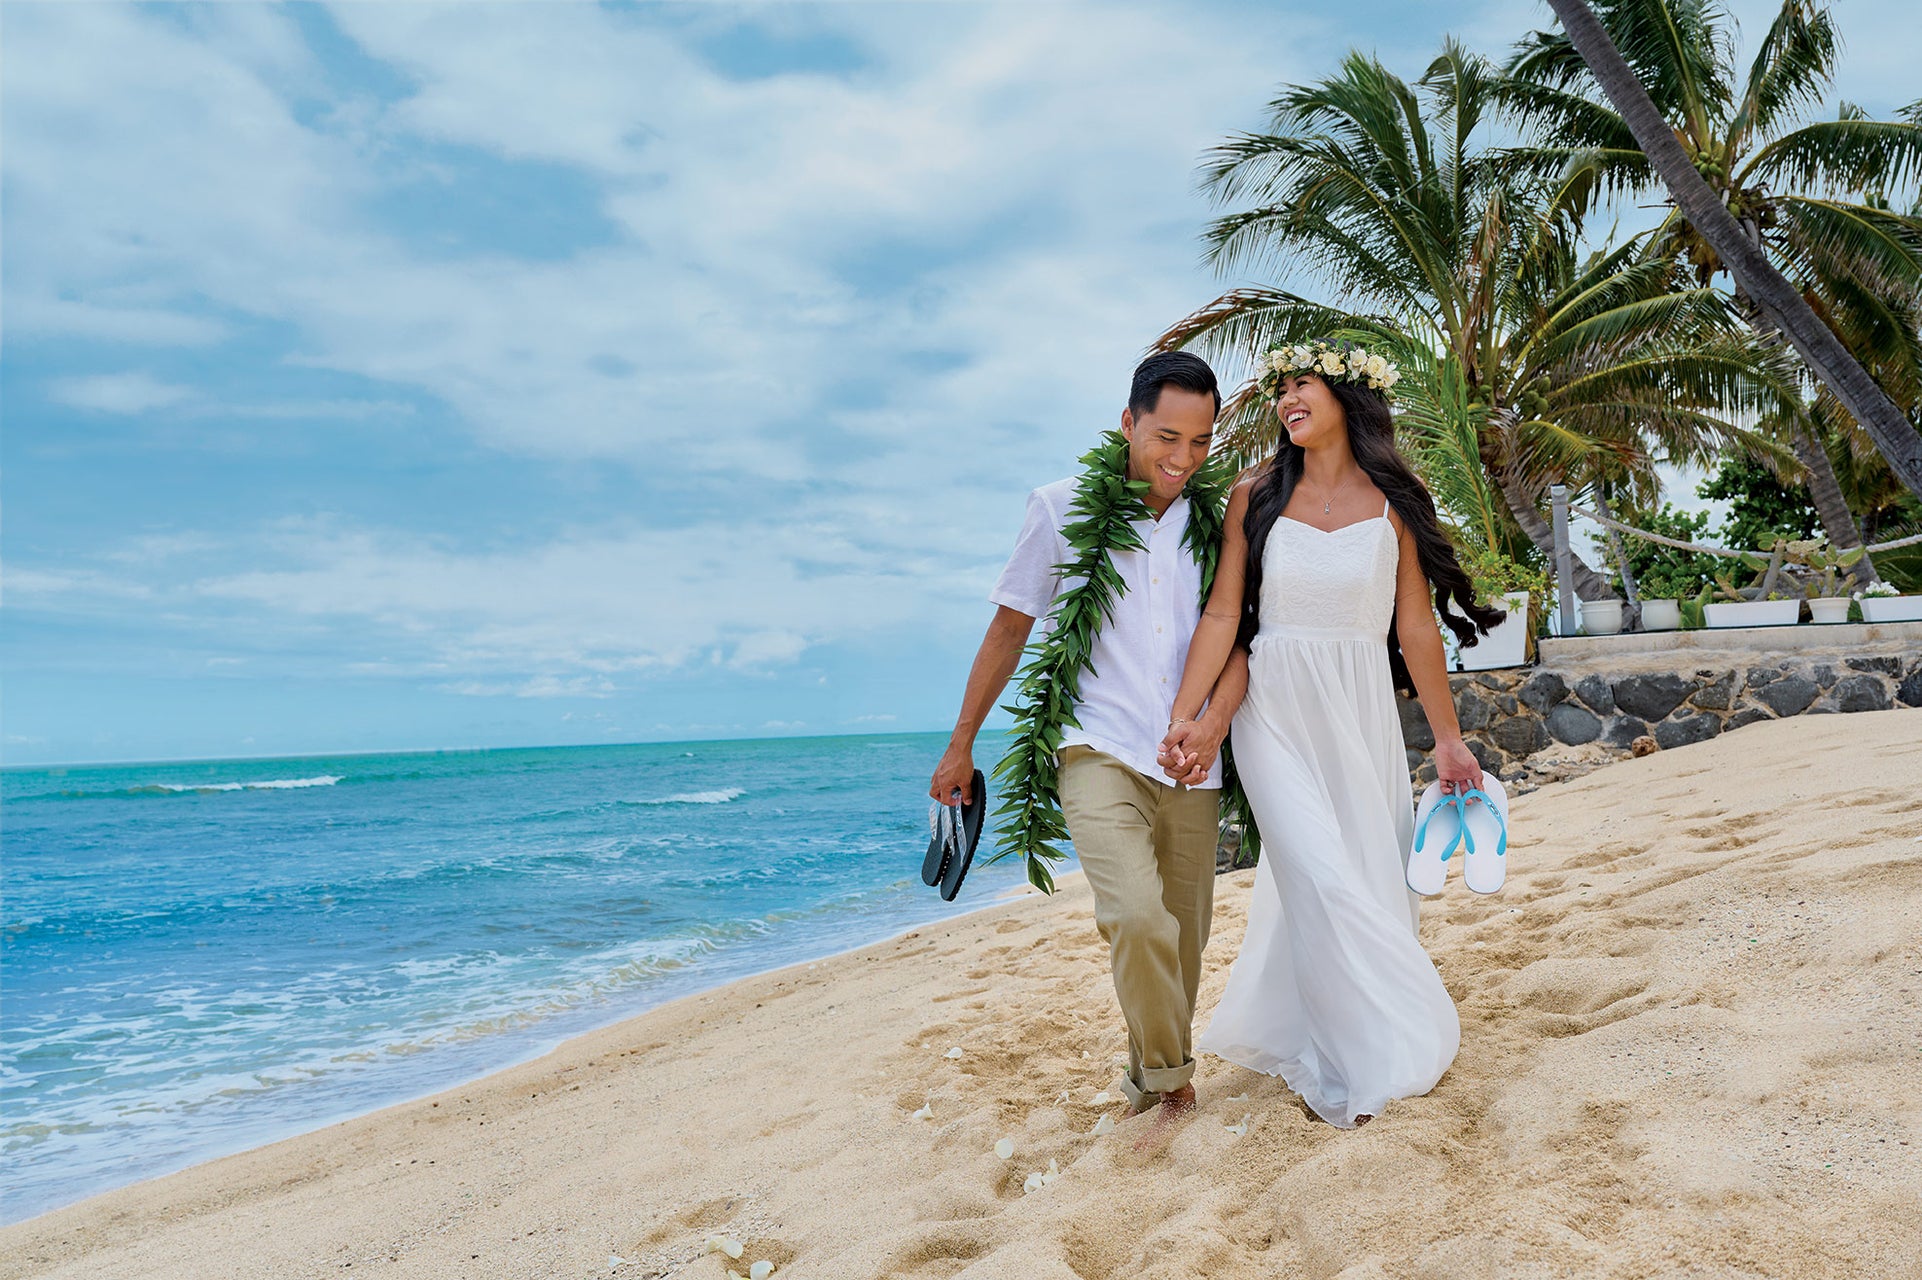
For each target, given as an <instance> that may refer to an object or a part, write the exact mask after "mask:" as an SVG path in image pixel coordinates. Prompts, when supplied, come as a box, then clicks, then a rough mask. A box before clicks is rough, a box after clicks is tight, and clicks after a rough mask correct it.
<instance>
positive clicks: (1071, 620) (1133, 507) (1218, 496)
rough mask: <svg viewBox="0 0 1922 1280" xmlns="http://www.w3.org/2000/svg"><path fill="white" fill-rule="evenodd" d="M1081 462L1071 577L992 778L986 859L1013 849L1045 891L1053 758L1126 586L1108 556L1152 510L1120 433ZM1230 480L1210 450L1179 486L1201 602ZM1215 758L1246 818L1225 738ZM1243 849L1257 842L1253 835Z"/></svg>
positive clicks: (1072, 516)
mask: <svg viewBox="0 0 1922 1280" xmlns="http://www.w3.org/2000/svg"><path fill="white" fill-rule="evenodd" d="M1081 464H1082V466H1083V467H1084V468H1085V470H1084V471H1083V472H1082V475H1081V479H1080V480H1079V481H1078V482H1077V483H1076V485H1075V491H1074V500H1073V501H1072V502H1071V503H1070V504H1069V507H1068V516H1069V520H1068V524H1067V526H1066V527H1065V528H1064V529H1063V530H1062V534H1063V536H1064V537H1065V538H1066V539H1067V540H1068V546H1069V548H1070V549H1071V550H1072V551H1073V552H1074V559H1073V560H1071V561H1070V562H1069V563H1067V564H1064V565H1059V566H1057V568H1059V569H1060V570H1061V572H1062V575H1063V578H1064V579H1065V580H1066V581H1069V582H1072V583H1074V585H1073V586H1072V587H1070V588H1069V589H1068V590H1066V591H1064V592H1062V593H1061V594H1060V595H1059V596H1058V597H1056V599H1055V602H1054V608H1053V609H1052V610H1051V611H1050V612H1049V615H1048V616H1049V619H1050V622H1051V625H1050V626H1049V627H1048V628H1047V633H1046V634H1045V635H1044V636H1043V637H1042V638H1041V639H1040V640H1038V641H1036V642H1035V643H1033V644H1031V645H1029V646H1028V654H1029V658H1028V663H1027V665H1026V666H1024V667H1023V668H1022V669H1021V674H1020V676H1019V682H1018V684H1017V686H1016V698H1015V701H1014V702H1013V703H1011V704H1009V705H1008V706H1006V707H1005V708H1004V710H1007V711H1009V712H1011V713H1013V715H1014V722H1015V728H1014V742H1013V744H1012V745H1011V746H1010V747H1009V748H1008V752H1007V754H1006V755H1004V756H1003V757H1002V758H1001V763H1000V764H997V765H996V766H995V767H994V776H995V778H996V779H997V780H998V781H1000V782H1001V783H1002V784H1003V790H1002V797H1001V805H1000V807H999V808H998V809H996V810H995V816H996V818H997V819H999V820H1000V841H1001V848H1000V850H999V851H998V852H996V853H995V855H994V857H993V858H990V859H988V861H990V862H993V861H997V860H999V859H1001V858H1005V857H1007V856H1008V855H1009V854H1017V855H1019V856H1020V857H1021V858H1022V859H1023V860H1025V861H1026V863H1027V866H1028V881H1029V883H1031V884H1033V885H1034V887H1035V888H1037V889H1039V890H1041V891H1042V892H1043V893H1053V892H1054V876H1053V874H1052V873H1051V872H1050V871H1049V864H1050V863H1054V862H1060V861H1061V860H1062V859H1063V858H1065V857H1066V856H1067V855H1066V854H1064V853H1062V851H1061V849H1060V848H1059V847H1058V842H1060V841H1063V840H1066V839H1067V838H1068V827H1067V823H1066V822H1065V821H1064V820H1063V818H1062V816H1061V779H1060V774H1059V772H1058V770H1057V767H1056V763H1055V760H1056V756H1057V755H1058V754H1059V752H1060V750H1061V734H1062V730H1063V728H1064V727H1066V726H1068V725H1075V726H1076V727H1079V722H1078V721H1077V720H1076V719H1075V718H1074V708H1075V704H1076V703H1077V702H1079V701H1080V700H1081V676H1082V673H1084V672H1086V671H1088V670H1089V669H1090V659H1091V658H1092V656H1093V653H1094V642H1095V634H1096V632H1097V630H1098V629H1099V628H1100V627H1101V626H1102V625H1103V624H1104V623H1106V622H1107V621H1108V620H1109V619H1111V618H1112V617H1113V616H1114V609H1115V605H1116V604H1117V603H1118V602H1119V601H1120V599H1121V596H1122V594H1123V593H1124V592H1125V591H1126V590H1127V589H1128V588H1127V584H1126V583H1125V582H1123V581H1122V578H1121V574H1120V571H1119V570H1117V569H1116V568H1115V567H1114V560H1113V555H1114V553H1115V552H1117V551H1139V550H1143V549H1144V547H1145V544H1144V543H1143V542H1142V540H1141V534H1140V533H1139V531H1137V530H1136V528H1135V522H1136V521H1138V520H1145V519H1149V518H1151V517H1152V516H1153V512H1151V511H1150V510H1149V509H1148V504H1147V503H1145V502H1143V501H1142V495H1143V494H1144V493H1146V492H1147V491H1148V482H1147V481H1145V480H1131V479H1129V478H1128V440H1127V437H1126V436H1123V435H1122V434H1121V433H1120V432H1119V431H1110V432H1107V433H1106V434H1105V435H1103V437H1102V440H1101V443H1100V444H1098V445H1096V446H1095V447H1094V448H1093V449H1091V450H1089V451H1088V452H1087V453H1086V454H1085V455H1083V457H1082V459H1081ZM1234 482H1235V471H1234V469H1233V467H1232V466H1230V465H1229V462H1228V459H1227V458H1226V456H1225V455H1216V456H1215V457H1212V458H1210V459H1208V461H1207V462H1205V463H1203V464H1202V465H1201V466H1200V467H1198V468H1196V470H1195V474H1194V475H1193V476H1192V477H1191V478H1190V479H1189V481H1188V483H1187V485H1186V487H1185V488H1184V489H1183V490H1182V494H1183V496H1185V497H1186V498H1187V499H1188V529H1187V532H1186V533H1185V534H1184V535H1183V537H1182V545H1183V546H1185V547H1187V548H1188V551H1189V553H1190V554H1191V555H1193V556H1194V558H1195V563H1196V564H1198V565H1199V566H1200V568H1201V602H1202V604H1204V605H1206V604H1207V602H1208V593H1209V591H1210V590H1212V589H1213V587H1214V582H1215V562H1216V560H1217V559H1218V558H1219V556H1220V553H1221V528H1222V519H1223V517H1224V515H1225V513H1226V508H1227V500H1228V491H1229V490H1230V489H1231V488H1232V487H1233V486H1234ZM1222 763H1223V769H1224V773H1225V775H1226V776H1225V777H1224V779H1223V783H1224V785H1223V789H1222V797H1223V800H1224V802H1226V803H1228V804H1229V805H1231V806H1233V808H1234V810H1235V811H1236V812H1237V813H1238V814H1239V815H1240V816H1242V817H1243V819H1244V822H1245V819H1246V816H1247V809H1246V802H1245V801H1244V799H1243V798H1242V795H1241V789H1240V787H1239V785H1238V783H1237V782H1236V781H1235V778H1234V764H1233V761H1232V759H1231V758H1230V757H1229V754H1228V750H1227V744H1226V743H1224V744H1223V746H1222ZM1244 830H1245V832H1246V834H1245V835H1244V837H1243V839H1244V841H1248V842H1252V841H1253V840H1254V824H1253V823H1251V822H1245V827H1244ZM1248 847H1249V848H1250V850H1251V851H1252V849H1253V848H1254V846H1253V844H1252V843H1250V844H1249V846H1248Z"/></svg>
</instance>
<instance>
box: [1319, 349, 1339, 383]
mask: <svg viewBox="0 0 1922 1280" xmlns="http://www.w3.org/2000/svg"><path fill="white" fill-rule="evenodd" d="M1321 371H1322V372H1323V373H1325V374H1327V375H1329V376H1330V377H1333V376H1334V375H1335V374H1338V373H1340V372H1341V352H1339V351H1324V352H1322V353H1321Z"/></svg>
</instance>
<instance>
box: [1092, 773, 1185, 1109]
mask: <svg viewBox="0 0 1922 1280" xmlns="http://www.w3.org/2000/svg"><path fill="white" fill-rule="evenodd" d="M1060 768H1061V812H1062V815H1063V816H1064V817H1065V818H1066V819H1067V820H1068V834H1069V835H1070V836H1071V837H1072V838H1073V840H1074V848H1075V853H1076V854H1078V855H1079V856H1080V859H1081V869H1082V871H1083V873H1084V874H1085V875H1086V876H1087V878H1088V886H1089V888H1091V889H1092V890H1093V891H1094V918H1095V927H1096V928H1098V929H1099V930H1100V931H1101V936H1102V937H1103V938H1105V939H1107V942H1108V951H1109V956H1110V959H1111V960H1112V962H1113V966H1114V987H1115V995H1116V996H1117V997H1119V999H1120V1001H1121V1016H1122V1017H1123V1018H1125V1019H1126V1020H1127V1023H1128V1079H1127V1081H1126V1082H1125V1083H1124V1085H1123V1088H1124V1089H1125V1090H1126V1092H1127V1094H1128V1100H1129V1101H1130V1102H1132V1103H1133V1104H1134V1106H1135V1110H1137V1111H1140V1110H1143V1109H1145V1108H1147V1107H1150V1106H1153V1105H1154V1104H1155V1102H1156V1101H1157V1095H1159V1094H1163V1093H1168V1092H1171V1091H1172V1090H1175V1089H1179V1088H1180V1087H1181V1086H1182V1085H1184V1084H1187V1083H1188V1081H1189V1079H1190V1078H1192V1077H1193V1075H1194V1073H1195V1060H1194V1057H1193V1055H1192V1053H1191V1050H1192V1048H1193V1043H1194V1018H1195V992H1196V990H1197V989H1198V988H1199V987H1200V984H1201V951H1202V948H1203V947H1205V946H1207V944H1208V926H1209V923H1210V921H1211V919H1212V916H1213V911H1214V900H1215V843H1216V831H1217V825H1216V824H1217V820H1218V817H1219V814H1220V802H1221V792H1219V791H1215V790H1206V791H1197V790H1193V789H1190V788H1187V787H1173V786H1167V785H1164V784H1162V783H1159V782H1156V781H1154V780H1153V779H1151V778H1144V777H1143V776H1142V775H1141V774H1139V773H1136V772H1135V771H1134V770H1133V769H1131V768H1129V767H1128V766H1127V765H1125V764H1123V763H1121V761H1119V760H1117V759H1115V758H1114V757H1113V756H1111V755H1107V754H1106V753H1104V752H1100V751H1096V750H1095V749H1094V748H1093V747H1089V746H1080V745H1077V746H1071V747H1066V748H1063V750H1062V752H1061V766H1060Z"/></svg>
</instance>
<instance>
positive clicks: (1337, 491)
mask: <svg viewBox="0 0 1922 1280" xmlns="http://www.w3.org/2000/svg"><path fill="white" fill-rule="evenodd" d="M1354 478H1355V473H1354V472H1353V471H1350V472H1349V473H1348V474H1347V475H1345V476H1343V477H1342V478H1341V483H1340V484H1338V485H1336V486H1335V487H1334V488H1333V489H1332V490H1330V491H1329V494H1328V497H1327V498H1326V499H1325V500H1324V501H1323V502H1322V504H1321V513H1322V514H1323V515H1327V514H1328V512H1329V510H1330V509H1331V508H1333V507H1334V505H1335V499H1336V498H1339V497H1340V496H1341V491H1342V490H1343V489H1346V488H1347V487H1348V482H1349V481H1350V480H1353V479H1354Z"/></svg>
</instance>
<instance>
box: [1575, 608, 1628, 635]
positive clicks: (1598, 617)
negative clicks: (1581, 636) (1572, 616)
mask: <svg viewBox="0 0 1922 1280" xmlns="http://www.w3.org/2000/svg"><path fill="white" fill-rule="evenodd" d="M1621 629H1622V602H1621V601H1620V600H1584V601H1582V630H1583V631H1584V632H1586V633H1587V634H1589V635H1591V636H1612V635H1614V634H1615V633H1616V632H1618V631H1620V630H1621Z"/></svg>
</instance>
